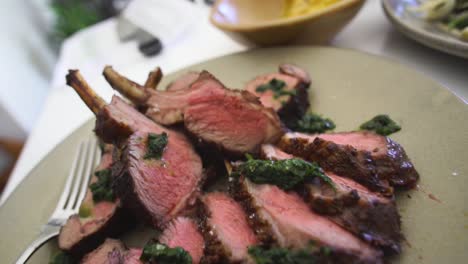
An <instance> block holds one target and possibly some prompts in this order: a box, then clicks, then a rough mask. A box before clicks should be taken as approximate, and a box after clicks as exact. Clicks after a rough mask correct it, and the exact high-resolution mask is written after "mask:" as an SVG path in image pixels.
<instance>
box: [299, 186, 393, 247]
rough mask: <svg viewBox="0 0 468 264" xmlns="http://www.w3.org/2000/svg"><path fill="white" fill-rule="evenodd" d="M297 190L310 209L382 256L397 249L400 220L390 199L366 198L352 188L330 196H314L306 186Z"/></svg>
mask: <svg viewBox="0 0 468 264" xmlns="http://www.w3.org/2000/svg"><path fill="white" fill-rule="evenodd" d="M299 193H300V194H301V196H302V197H303V198H304V200H305V201H306V203H307V204H308V205H309V206H310V208H311V209H312V210H314V211H315V212H318V213H320V214H323V215H327V216H328V218H329V219H330V220H332V221H333V222H335V223H336V224H338V225H340V226H341V227H343V228H344V229H346V230H348V231H350V232H351V233H353V234H355V235H356V236H358V237H359V238H361V239H362V240H364V241H366V242H367V243H370V244H371V245H373V246H375V247H378V248H381V249H382V250H383V251H384V253H385V254H386V255H390V254H396V253H400V252H401V247H400V241H401V239H402V235H401V232H400V230H401V229H400V226H401V220H400V215H399V214H398V211H397V208H396V205H395V202H394V201H393V200H386V202H385V201H378V200H377V199H375V200H373V201H369V200H366V199H365V198H361V197H360V196H359V193H358V192H357V191H356V190H351V191H350V192H347V193H344V194H343V195H339V196H334V197H324V196H320V195H316V194H314V193H313V191H312V190H311V189H310V188H304V189H303V190H302V189H301V190H300V192H299Z"/></svg>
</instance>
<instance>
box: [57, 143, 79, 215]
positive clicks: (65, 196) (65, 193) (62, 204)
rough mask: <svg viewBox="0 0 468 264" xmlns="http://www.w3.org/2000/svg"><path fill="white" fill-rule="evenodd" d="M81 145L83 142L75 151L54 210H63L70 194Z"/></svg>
mask: <svg viewBox="0 0 468 264" xmlns="http://www.w3.org/2000/svg"><path fill="white" fill-rule="evenodd" d="M83 145H84V144H83V142H81V143H80V146H79V147H78V149H77V150H76V153H75V157H74V159H73V163H72V167H71V170H70V172H69V174H68V177H67V181H66V182H65V187H64V188H63V192H62V194H61V195H60V199H59V202H58V204H57V208H56V210H57V209H62V208H64V207H65V204H66V202H67V200H68V196H69V194H70V188H71V185H72V182H73V179H74V177H75V174H76V173H75V172H76V169H77V166H78V162H79V161H80V154H81V153H82V151H83Z"/></svg>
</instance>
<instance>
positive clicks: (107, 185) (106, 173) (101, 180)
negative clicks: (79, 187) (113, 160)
mask: <svg viewBox="0 0 468 264" xmlns="http://www.w3.org/2000/svg"><path fill="white" fill-rule="evenodd" d="M94 174H95V175H96V177H97V181H96V182H94V183H92V184H91V185H90V186H89V188H90V189H91V192H92V193H93V200H94V202H96V203H97V202H100V201H110V202H112V201H114V200H115V195H114V191H113V190H112V178H111V177H112V176H111V170H110V169H104V170H100V171H96V172H95V173H94Z"/></svg>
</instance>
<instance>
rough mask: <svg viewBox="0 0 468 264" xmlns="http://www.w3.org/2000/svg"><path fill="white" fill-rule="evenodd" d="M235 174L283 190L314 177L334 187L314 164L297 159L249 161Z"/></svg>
mask: <svg viewBox="0 0 468 264" xmlns="http://www.w3.org/2000/svg"><path fill="white" fill-rule="evenodd" d="M236 173H237V174H240V175H244V176H245V177H247V178H249V179H250V180H251V181H252V182H254V183H257V184H273V185H276V186H278V187H280V188H281V189H284V190H291V189H293V188H295V187H296V186H298V185H299V184H302V183H304V182H306V181H309V180H311V179H313V178H315V177H318V178H320V179H322V180H323V181H324V182H326V183H327V184H329V185H331V186H332V187H334V183H333V181H332V180H331V179H330V178H329V177H328V176H327V175H325V173H324V172H323V170H322V169H321V168H320V167H319V166H318V165H317V164H316V163H311V162H307V161H304V160H302V159H297V158H293V159H286V160H278V161H272V160H256V159H249V160H247V161H246V162H244V163H242V164H241V165H239V166H238V167H237V168H236Z"/></svg>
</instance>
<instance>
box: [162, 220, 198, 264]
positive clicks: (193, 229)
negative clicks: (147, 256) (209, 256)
mask: <svg viewBox="0 0 468 264" xmlns="http://www.w3.org/2000/svg"><path fill="white" fill-rule="evenodd" d="M159 241H160V242H161V243H163V244H165V245H167V246H168V247H171V248H175V247H181V248H183V249H184V250H186V251H187V252H188V253H189V254H190V256H191V257H192V263H194V264H198V263H200V259H201V258H202V256H203V251H204V249H205V241H204V240H203V236H202V235H201V234H200V232H199V231H198V229H197V225H196V224H195V222H194V221H193V220H191V219H189V218H186V217H178V218H176V219H174V220H173V221H172V222H171V223H170V224H169V226H168V227H167V228H166V229H165V230H164V231H163V233H162V234H161V236H160V237H159Z"/></svg>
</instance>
